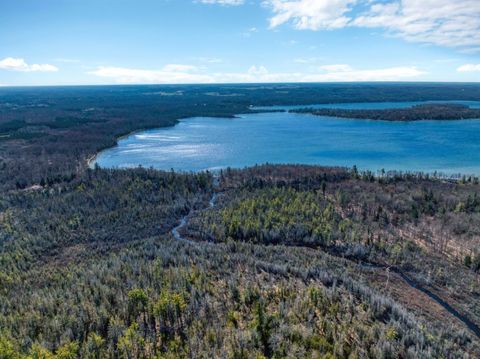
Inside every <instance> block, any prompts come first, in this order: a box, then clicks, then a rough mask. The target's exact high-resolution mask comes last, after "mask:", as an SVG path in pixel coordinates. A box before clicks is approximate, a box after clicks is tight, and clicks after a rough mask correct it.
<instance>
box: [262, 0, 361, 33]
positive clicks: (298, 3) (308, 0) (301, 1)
mask: <svg viewBox="0 0 480 359" xmlns="http://www.w3.org/2000/svg"><path fill="white" fill-rule="evenodd" d="M355 3H357V0H293V1H291V0H268V1H265V4H266V5H267V6H269V7H270V8H271V9H272V11H273V13H274V16H273V17H271V18H270V27H272V28H273V27H277V26H279V25H282V24H284V23H287V22H292V23H293V26H294V27H295V28H296V29H299V30H307V29H308V30H320V29H338V28H342V27H345V26H347V24H348V23H349V21H350V18H349V17H348V16H345V15H346V13H348V12H349V11H350V10H351V6H352V5H354V4H355Z"/></svg>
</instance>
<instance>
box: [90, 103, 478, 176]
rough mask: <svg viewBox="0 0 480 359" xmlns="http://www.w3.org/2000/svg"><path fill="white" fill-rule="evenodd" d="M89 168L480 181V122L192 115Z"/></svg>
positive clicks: (121, 146)
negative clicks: (295, 167) (342, 169)
mask: <svg viewBox="0 0 480 359" xmlns="http://www.w3.org/2000/svg"><path fill="white" fill-rule="evenodd" d="M403 104H405V103H403ZM409 104H410V106H411V105H412V103H409ZM362 105H365V106H372V104H368V105H366V104H362ZM470 105H476V106H479V107H480V103H479V102H477V103H475V104H470ZM330 106H332V107H339V106H338V105H330ZM355 106H357V107H350V108H359V107H358V106H359V105H358V104H355ZM376 106H379V105H376ZM383 106H387V105H386V104H385V103H383ZM388 106H389V107H398V106H394V105H392V104H389V105H388ZM363 108H365V107H363ZM370 108H372V107H370ZM381 108H385V107H381ZM96 162H97V163H98V164H99V165H100V166H102V167H120V168H122V167H136V166H138V165H142V166H144V167H155V168H158V169H163V170H170V169H174V170H176V171H200V170H206V169H208V170H215V169H219V168H225V167H236V168H242V167H245V166H251V165H255V164H261V163H266V162H268V163H302V164H318V165H327V166H347V167H351V166H353V165H357V166H358V168H359V169H363V170H365V169H369V170H372V171H378V170H380V169H385V170H401V171H425V172H434V171H438V172H442V173H445V174H458V173H463V174H476V175H480V120H461V121H417V122H387V121H371V120H349V119H340V118H331V117H320V116H312V115H306V114H293V113H287V112H285V113H280V112H279V113H262V114H249V115H241V116H239V117H238V118H235V119H223V118H200V117H197V118H191V119H186V120H182V121H180V123H179V124H177V125H176V126H174V127H167V128H160V129H155V130H148V131H144V132H141V133H135V134H132V135H130V136H128V137H126V138H123V139H121V140H119V143H118V146H116V147H113V148H111V149H108V150H105V151H103V152H101V153H100V154H99V155H98V156H97V159H96Z"/></svg>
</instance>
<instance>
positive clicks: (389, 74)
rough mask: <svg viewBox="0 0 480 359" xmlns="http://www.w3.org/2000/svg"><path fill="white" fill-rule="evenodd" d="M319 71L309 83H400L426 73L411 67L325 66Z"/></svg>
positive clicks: (311, 77)
mask: <svg viewBox="0 0 480 359" xmlns="http://www.w3.org/2000/svg"><path fill="white" fill-rule="evenodd" d="M321 69H323V70H325V73H321V74H318V75H313V76H310V81H318V82H323V81H325V82H328V81H339V82H356V81H402V80H408V79H412V78H415V77H419V76H421V75H425V74H426V72H424V71H421V70H419V69H417V68H416V67H413V66H400V67H388V68H383V69H368V70H357V69H354V68H352V67H351V66H349V65H344V64H341V65H325V66H322V67H321Z"/></svg>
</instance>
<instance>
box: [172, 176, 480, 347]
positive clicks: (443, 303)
mask: <svg viewBox="0 0 480 359" xmlns="http://www.w3.org/2000/svg"><path fill="white" fill-rule="evenodd" d="M218 181H219V179H218V177H217V176H215V177H214V188H216V187H218ZM219 194H221V193H219V192H214V193H213V195H212V197H211V198H210V200H209V202H208V207H206V208H204V209H201V211H205V210H208V209H211V208H213V207H215V204H216V201H217V199H218V196H219ZM193 212H194V210H191V211H190V212H189V213H188V214H186V215H185V216H183V217H182V218H181V220H180V223H179V224H178V225H177V226H175V227H174V228H173V229H172V231H171V233H172V235H173V237H174V238H175V239H176V240H178V241H186V242H189V243H192V241H191V240H189V239H187V238H184V237H183V236H182V235H181V234H180V232H179V231H180V230H181V229H182V228H183V227H185V226H186V225H187V224H188V218H189V217H190V216H191V215H192V214H193ZM359 266H360V267H361V268H363V269H372V270H390V271H392V272H394V273H395V274H397V275H398V276H399V277H400V278H401V279H402V280H403V281H404V282H405V283H406V284H407V285H409V286H410V287H411V288H413V289H415V290H418V291H420V292H422V293H424V294H425V295H426V296H427V297H429V298H430V299H431V300H432V301H434V302H435V303H437V304H438V305H440V306H441V307H442V308H443V309H445V310H446V311H447V312H448V313H450V314H451V315H452V316H454V317H455V318H457V319H458V320H459V321H461V322H462V323H463V324H464V325H465V326H466V327H467V328H468V329H470V331H471V332H472V333H473V334H475V336H477V337H478V338H480V327H479V326H478V325H477V324H475V323H474V322H472V321H471V320H470V319H469V318H468V317H467V316H466V315H463V314H461V313H460V312H459V311H458V310H456V309H455V308H453V307H452V306H451V305H450V304H449V303H448V302H446V301H445V300H443V299H442V298H440V297H439V296H438V295H437V294H435V293H433V292H432V291H430V290H429V289H427V288H425V287H423V286H421V285H420V284H419V283H417V282H416V281H414V280H413V279H411V278H410V277H408V276H407V275H406V274H405V273H403V272H402V271H401V270H400V269H399V268H397V267H389V266H386V265H381V264H375V263H359Z"/></svg>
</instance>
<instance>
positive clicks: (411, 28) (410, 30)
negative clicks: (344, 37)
mask: <svg viewBox="0 0 480 359" xmlns="http://www.w3.org/2000/svg"><path fill="white" fill-rule="evenodd" d="M352 24H353V25H356V26H362V27H382V28H385V29H387V30H389V31H390V32H391V33H392V34H393V35H396V36H400V37H403V38H405V39H406V40H409V41H414V42H423V43H431V44H436V45H442V46H449V47H478V46H479V45H480V1H479V0H422V1H418V0H397V1H393V2H389V3H384V2H379V1H378V0H377V1H375V2H374V4H373V5H371V7H370V8H369V10H368V11H367V12H366V13H364V14H362V15H361V16H358V17H357V18H356V19H355V20H354V21H353V23H352Z"/></svg>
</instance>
